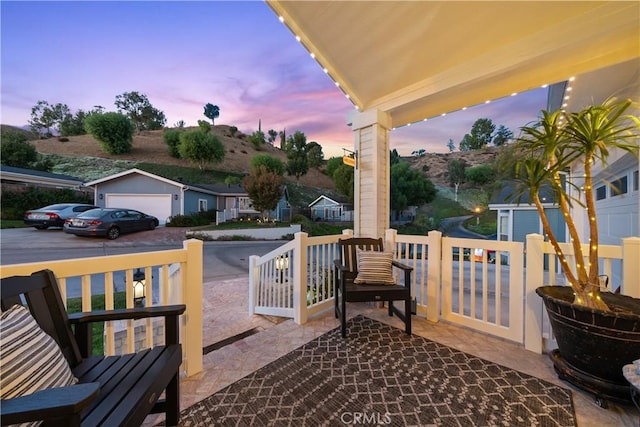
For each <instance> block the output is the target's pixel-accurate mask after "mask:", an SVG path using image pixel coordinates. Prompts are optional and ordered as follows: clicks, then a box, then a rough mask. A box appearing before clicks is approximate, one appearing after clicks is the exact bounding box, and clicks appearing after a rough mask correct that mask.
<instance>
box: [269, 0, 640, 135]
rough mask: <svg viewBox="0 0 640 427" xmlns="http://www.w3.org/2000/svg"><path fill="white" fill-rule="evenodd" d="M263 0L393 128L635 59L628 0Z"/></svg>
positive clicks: (638, 32)
mask: <svg viewBox="0 0 640 427" xmlns="http://www.w3.org/2000/svg"><path fill="white" fill-rule="evenodd" d="M267 4H268V5H269V6H270V7H271V8H272V9H273V10H274V12H275V13H276V14H277V15H278V17H279V18H280V19H281V21H282V22H283V23H284V24H285V25H286V26H287V27H288V28H289V29H290V30H291V31H292V32H293V33H294V34H295V36H296V37H297V38H299V40H300V43H301V44H302V45H303V46H304V47H305V48H306V49H307V50H308V51H309V52H310V53H311V54H312V55H313V57H314V58H315V59H316V61H317V62H318V63H319V65H320V67H321V68H323V69H325V70H326V73H327V74H328V75H329V76H330V77H331V78H332V79H333V80H334V81H335V82H336V84H337V85H338V86H339V88H340V89H341V90H342V91H343V92H344V93H345V95H347V96H348V98H349V99H350V100H351V102H352V103H353V104H354V105H355V106H356V108H358V109H359V110H361V111H364V110H369V109H378V110H381V111H385V112H388V113H389V115H390V117H391V122H392V126H393V127H397V126H402V125H406V124H408V123H412V122H416V121H422V120H424V119H425V118H430V117H435V116H439V115H441V114H443V113H448V112H452V111H457V110H459V109H461V108H463V107H468V106H471V105H475V104H480V103H484V102H485V101H487V100H495V99H498V98H501V97H506V96H510V95H511V94H512V93H516V92H523V91H527V90H530V89H534V88H538V87H540V86H542V85H546V84H553V83H557V82H562V81H565V80H567V79H568V78H570V77H571V76H576V75H579V74H582V73H587V72H590V71H593V70H597V69H601V68H604V67H607V66H610V65H613V64H619V63H622V62H625V61H629V60H633V59H637V58H638V57H639V56H640V55H639V53H640V3H639V2H636V1H620V2H595V1H557V2H553V3H550V2H531V1H527V2H524V1H523V2H504V1H486V2H472V1H454V2H445V1H415V2H409V1H407V2H391V1H388V2H385V1H380V2H378V1H375V2H374V1H354V2H346V1H331V2H329V1H283V0H267ZM328 29H330V31H329V30H328Z"/></svg>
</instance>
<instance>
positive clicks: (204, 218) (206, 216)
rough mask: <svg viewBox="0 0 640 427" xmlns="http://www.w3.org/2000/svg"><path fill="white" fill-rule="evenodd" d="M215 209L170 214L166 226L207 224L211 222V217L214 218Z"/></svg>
mask: <svg viewBox="0 0 640 427" xmlns="http://www.w3.org/2000/svg"><path fill="white" fill-rule="evenodd" d="M215 213H216V211H208V212H198V213H193V214H189V215H175V216H172V217H171V219H170V220H169V222H167V224H166V226H167V227H198V226H201V225H209V224H211V222H212V217H213V219H215Z"/></svg>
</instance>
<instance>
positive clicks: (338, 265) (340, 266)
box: [333, 259, 349, 271]
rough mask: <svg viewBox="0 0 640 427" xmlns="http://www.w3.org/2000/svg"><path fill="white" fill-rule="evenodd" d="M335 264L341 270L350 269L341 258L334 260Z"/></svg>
mask: <svg viewBox="0 0 640 427" xmlns="http://www.w3.org/2000/svg"><path fill="white" fill-rule="evenodd" d="M333 266H334V267H335V268H336V269H337V270H339V271H349V268H347V266H346V265H343V264H341V263H340V260H339V259H334V260H333Z"/></svg>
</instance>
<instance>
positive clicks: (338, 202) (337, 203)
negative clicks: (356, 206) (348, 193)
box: [309, 195, 350, 207]
mask: <svg viewBox="0 0 640 427" xmlns="http://www.w3.org/2000/svg"><path fill="white" fill-rule="evenodd" d="M321 200H326V201H328V202H330V203H333V204H334V205H336V206H340V205H348V204H350V203H349V202H344V201H336V200H333V199H331V198H329V197H327V196H325V195H322V196H320V197H318V198H317V199H315V200H314V201H313V202H311V203H309V207H312V206H313V205H316V204H318V203H319V202H320V201H321Z"/></svg>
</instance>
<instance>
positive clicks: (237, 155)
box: [31, 125, 335, 189]
mask: <svg viewBox="0 0 640 427" xmlns="http://www.w3.org/2000/svg"><path fill="white" fill-rule="evenodd" d="M212 132H213V133H214V134H215V135H216V136H218V138H219V139H220V141H221V142H222V144H223V145H224V146H225V150H226V155H225V158H224V160H223V161H222V162H221V163H218V164H214V165H212V166H211V168H212V169H215V170H218V171H223V172H236V173H248V172H249V161H250V160H251V158H252V157H253V156H255V155H256V154H261V153H265V154H269V155H271V156H274V157H277V158H279V159H280V160H282V161H283V162H286V161H287V158H286V155H285V153H284V152H283V151H282V150H280V149H279V148H277V147H274V146H272V145H271V144H264V145H263V146H262V147H260V150H259V151H258V150H256V149H255V148H254V147H253V145H252V144H251V143H249V142H247V141H245V140H244V138H242V137H241V138H235V137H231V136H230V132H229V126H226V125H216V126H214V127H213V129H212ZM162 133H163V131H161V130H158V131H144V132H142V133H140V134H136V135H135V136H134V137H133V149H132V150H131V152H130V153H127V154H120V155H112V154H107V153H105V152H104V151H103V150H102V148H101V147H100V144H99V143H98V141H96V140H95V139H94V138H93V137H92V136H91V135H80V136H71V137H69V141H66V142H61V141H59V140H58V139H57V138H50V139H42V140H34V141H31V143H32V144H33V145H34V146H35V147H36V150H37V151H38V152H40V153H46V154H57V155H60V156H71V157H99V158H106V159H112V160H131V161H141V162H148V163H157V164H166V165H176V166H191V167H194V165H193V164H191V163H189V162H188V161H186V160H181V159H176V158H174V157H171V156H170V155H169V151H168V149H167V145H166V144H165V143H164V140H163V138H162ZM285 180H287V181H289V182H295V178H294V177H289V176H285ZM300 183H301V184H302V185H307V186H312V187H317V188H329V189H334V188H335V186H334V184H333V181H331V179H330V178H329V177H328V176H326V175H325V174H324V173H322V172H321V171H320V170H318V169H310V170H309V172H308V173H307V174H306V175H305V176H303V177H301V178H300Z"/></svg>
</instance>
